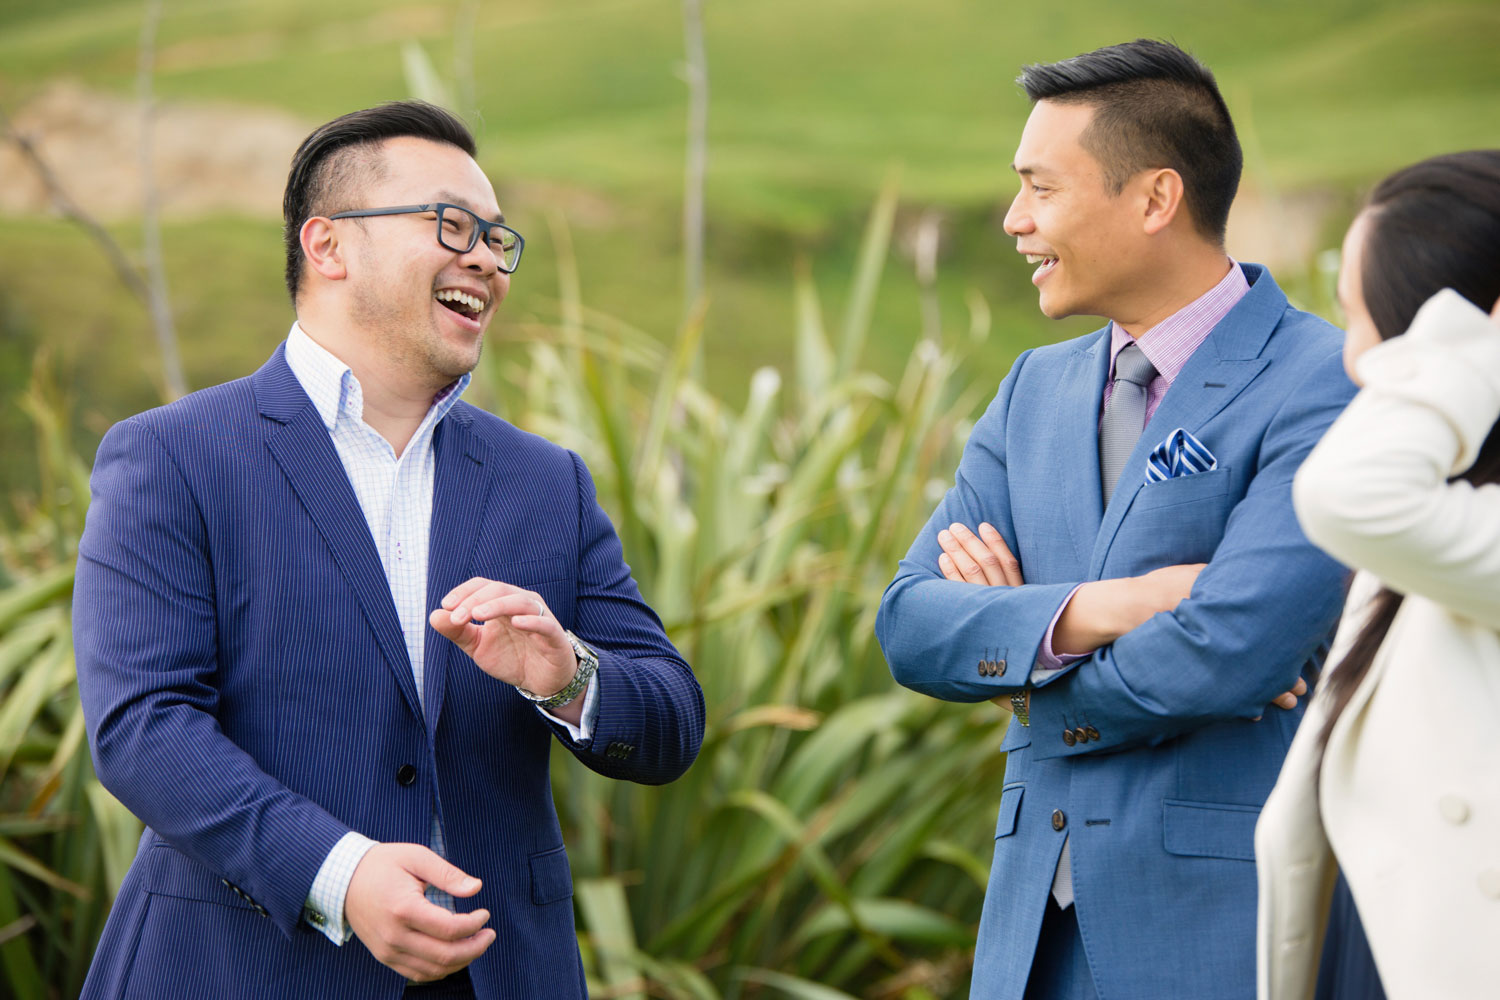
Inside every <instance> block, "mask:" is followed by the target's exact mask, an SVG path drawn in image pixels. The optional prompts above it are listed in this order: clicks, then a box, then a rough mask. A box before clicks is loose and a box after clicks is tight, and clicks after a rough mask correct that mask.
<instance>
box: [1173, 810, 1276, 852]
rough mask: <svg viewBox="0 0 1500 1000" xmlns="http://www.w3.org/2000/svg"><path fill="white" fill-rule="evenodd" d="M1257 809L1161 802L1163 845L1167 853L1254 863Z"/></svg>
mask: <svg viewBox="0 0 1500 1000" xmlns="http://www.w3.org/2000/svg"><path fill="white" fill-rule="evenodd" d="M1259 818H1260V809H1259V808H1258V807H1256V806H1239V805H1231V804H1229V803H1223V802H1186V801H1182V800H1180V799H1166V800H1165V801H1163V802H1162V817H1161V819H1162V823H1161V827H1162V846H1163V847H1165V848H1166V850H1167V853H1168V854H1177V855H1183V856H1186V857H1195V858H1225V859H1226V860H1230V861H1254V860H1255V821H1256V820H1258V819H1259Z"/></svg>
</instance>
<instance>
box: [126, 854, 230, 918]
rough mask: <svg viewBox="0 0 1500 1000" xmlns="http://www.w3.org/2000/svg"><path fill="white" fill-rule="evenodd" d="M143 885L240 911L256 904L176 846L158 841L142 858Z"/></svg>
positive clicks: (166, 893)
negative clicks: (143, 865) (143, 864)
mask: <svg viewBox="0 0 1500 1000" xmlns="http://www.w3.org/2000/svg"><path fill="white" fill-rule="evenodd" d="M142 860H143V861H144V862H145V867H144V868H142V870H141V885H142V886H143V887H144V888H145V889H146V891H147V892H153V893H155V894H156V895H158V896H176V897H177V898H178V899H196V900H199V901H200V902H204V903H217V904H218V905H220V906H229V907H233V908H234V909H238V910H253V909H255V903H254V902H253V901H252V900H251V899H250V898H249V897H248V896H244V895H241V894H240V893H237V892H236V891H235V889H234V887H232V886H231V885H230V884H229V883H228V882H227V881H225V880H224V879H222V878H220V877H219V876H217V875H215V874H214V873H213V872H211V871H209V870H208V869H207V868H204V867H203V866H202V865H200V864H198V862H196V861H194V860H193V859H192V858H190V857H188V856H187V855H185V854H183V853H181V852H180V851H178V850H177V849H176V848H175V847H171V846H169V845H167V844H164V843H161V842H159V841H158V842H157V843H155V844H153V845H151V849H150V850H148V851H147V852H146V856H145V858H144V859H142Z"/></svg>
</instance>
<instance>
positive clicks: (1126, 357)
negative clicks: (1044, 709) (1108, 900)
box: [1052, 341, 1156, 910]
mask: <svg viewBox="0 0 1500 1000" xmlns="http://www.w3.org/2000/svg"><path fill="white" fill-rule="evenodd" d="M1154 378H1156V368H1155V367H1154V366H1153V365H1152V364H1151V362H1150V361H1148V360H1146V355H1145V354H1144V353H1143V352H1142V351H1141V349H1140V348H1139V347H1138V346H1136V344H1135V342H1134V341H1131V342H1130V343H1129V344H1126V345H1125V346H1124V347H1123V348H1121V349H1120V353H1119V354H1117V355H1116V356H1115V387H1114V390H1113V391H1112V392H1111V393H1110V395H1109V402H1108V403H1106V404H1104V419H1103V420H1101V421H1100V422H1099V479H1100V481H1101V482H1102V483H1103V484H1104V505H1105V506H1106V507H1107V506H1109V498H1110V496H1111V495H1112V494H1113V493H1114V492H1115V483H1117V482H1119V481H1120V473H1121V472H1122V471H1123V470H1124V469H1125V461H1126V459H1128V458H1130V453H1131V452H1132V451H1134V450H1135V443H1136V442H1137V441H1139V440H1140V439H1141V431H1143V430H1145V429H1146V387H1147V386H1148V385H1150V384H1151V380H1152V379H1154ZM1071 839H1072V838H1067V839H1064V840H1063V846H1062V854H1061V856H1059V857H1058V859H1057V870H1056V871H1055V872H1053V873H1052V898H1053V899H1055V900H1057V905H1058V906H1060V907H1062V908H1063V909H1065V910H1066V909H1067V908H1068V907H1070V906H1072V905H1073V858H1072V851H1071V850H1069V847H1070V841H1071Z"/></svg>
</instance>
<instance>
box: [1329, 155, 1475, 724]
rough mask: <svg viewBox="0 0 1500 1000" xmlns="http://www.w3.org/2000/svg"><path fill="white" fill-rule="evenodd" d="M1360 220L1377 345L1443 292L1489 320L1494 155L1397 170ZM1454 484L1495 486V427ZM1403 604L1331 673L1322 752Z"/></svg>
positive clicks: (1393, 603) (1386, 593)
mask: <svg viewBox="0 0 1500 1000" xmlns="http://www.w3.org/2000/svg"><path fill="white" fill-rule="evenodd" d="M1365 214H1366V216H1367V218H1368V223H1369V226H1368V228H1367V229H1366V231H1365V245H1364V262H1363V266H1362V267H1361V269H1360V284H1361V285H1362V286H1363V292H1364V297H1365V306H1366V307H1367V308H1368V309H1369V311H1370V318H1371V319H1372V320H1373V321H1374V322H1375V329H1376V331H1377V332H1378V333H1379V334H1380V337H1381V339H1382V340H1389V339H1390V338H1392V337H1395V336H1398V335H1400V334H1402V333H1404V332H1405V331H1406V328H1407V327H1408V326H1410V325H1411V321H1412V319H1413V318H1414V317H1415V316H1416V314H1417V310H1418V309H1419V308H1421V306H1422V303H1424V302H1426V301H1427V300H1428V298H1430V297H1431V296H1432V295H1433V294H1435V293H1436V292H1438V291H1439V290H1441V289H1443V288H1452V289H1453V290H1454V291H1456V292H1458V294H1460V295H1462V296H1463V297H1464V298H1466V299H1468V300H1469V301H1470V302H1472V303H1474V304H1475V305H1476V306H1479V307H1480V308H1481V309H1483V310H1484V311H1485V312H1489V311H1490V310H1491V309H1493V308H1494V306H1495V300H1496V299H1497V298H1500V149H1480V150H1472V151H1470V152H1466V153H1450V154H1448V155H1446V156H1435V157H1433V158H1432V159H1430V160H1423V161H1422V162H1421V163H1417V164H1413V165H1412V166H1410V167H1407V168H1405V169H1404V170H1398V171H1397V172H1396V173H1394V174H1392V175H1391V176H1389V177H1387V178H1386V179H1385V180H1383V181H1381V182H1380V184H1379V185H1378V186H1377V187H1376V188H1375V190H1374V192H1372V193H1371V195H1370V202H1369V205H1368V206H1367V207H1366V208H1365ZM1495 335H1496V336H1497V337H1500V331H1497V332H1496V334H1495ZM1454 478H1455V479H1462V480H1467V481H1468V482H1470V483H1473V484H1474V485H1476V486H1478V485H1480V484H1482V483H1494V482H1500V423H1497V424H1496V425H1495V426H1493V427H1491V428H1490V433H1489V435H1488V437H1486V438H1485V441H1484V444H1483V446H1481V447H1480V449H1479V456H1478V458H1476V459H1475V461H1474V464H1473V465H1472V466H1470V467H1469V468H1468V469H1467V470H1466V471H1465V472H1463V473H1462V474H1461V475H1459V476H1456V477H1454ZM1401 597H1402V595H1400V594H1398V593H1396V592H1395V591H1394V590H1391V589H1390V588H1389V587H1382V588H1381V589H1380V592H1379V593H1378V594H1376V595H1375V596H1374V597H1373V598H1371V601H1370V608H1369V612H1368V615H1367V618H1366V620H1365V624H1364V627H1363V628H1361V629H1360V631H1359V635H1358V636H1356V637H1355V640H1354V642H1353V644H1352V645H1350V647H1349V652H1348V654H1347V655H1346V656H1345V657H1344V659H1343V661H1342V663H1341V664H1340V666H1339V667H1338V669H1337V670H1334V671H1332V672H1331V673H1330V674H1329V675H1328V679H1327V681H1326V683H1327V685H1328V695H1327V697H1329V698H1330V700H1331V702H1330V712H1329V716H1328V721H1327V723H1326V724H1325V725H1324V726H1323V732H1322V734H1321V738H1320V741H1321V742H1322V743H1323V744H1324V745H1326V744H1327V742H1328V734H1329V733H1330V732H1332V730H1333V724H1334V723H1335V722H1336V721H1338V717H1339V715H1340V714H1342V713H1343V711H1344V709H1345V708H1346V707H1348V705H1349V700H1350V699H1351V698H1352V697H1354V692H1355V690H1356V689H1357V688H1358V687H1359V685H1360V682H1361V681H1363V680H1364V678H1365V675H1366V674H1367V673H1369V670H1370V664H1371V663H1372V662H1373V661H1374V659H1375V653H1376V651H1377V650H1379V649H1380V644H1381V643H1382V642H1384V641H1385V636H1386V633H1387V632H1388V631H1389V630H1390V627H1391V621H1392V620H1393V619H1394V618H1395V617H1396V612H1397V611H1399V610H1400V609H1401Z"/></svg>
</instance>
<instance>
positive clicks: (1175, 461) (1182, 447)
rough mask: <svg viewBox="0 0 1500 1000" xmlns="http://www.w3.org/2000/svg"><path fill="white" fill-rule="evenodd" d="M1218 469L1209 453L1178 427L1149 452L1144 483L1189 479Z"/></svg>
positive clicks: (1201, 443)
mask: <svg viewBox="0 0 1500 1000" xmlns="http://www.w3.org/2000/svg"><path fill="white" fill-rule="evenodd" d="M1218 467H1219V460H1218V459H1216V458H1214V455H1213V452H1211V451H1209V450H1208V449H1207V448H1205V447H1203V442H1202V441H1199V440H1198V439H1197V438H1195V437H1193V435H1191V434H1189V433H1188V432H1187V431H1185V430H1183V429H1182V428H1181V427H1179V428H1177V429H1176V430H1175V431H1173V432H1172V433H1171V434H1168V435H1167V439H1166V440H1165V441H1163V442H1162V443H1161V444H1159V445H1157V446H1156V447H1155V448H1153V449H1151V457H1150V458H1148V459H1146V482H1147V483H1148V484H1150V483H1159V482H1161V481H1162V480H1164V479H1176V478H1177V477H1178V476H1191V475H1193V474H1194V473H1195V472H1212V471H1213V470H1214V469H1217V468H1218Z"/></svg>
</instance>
